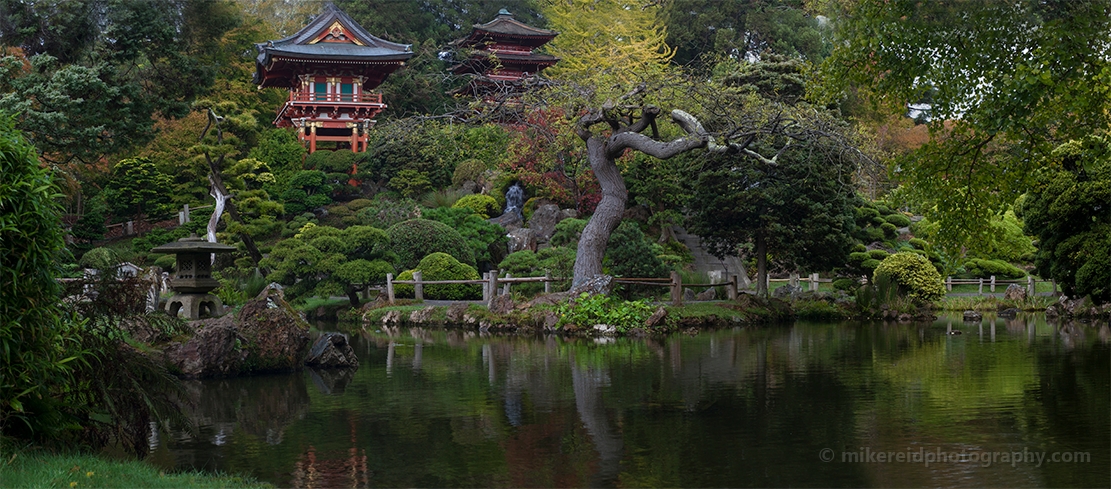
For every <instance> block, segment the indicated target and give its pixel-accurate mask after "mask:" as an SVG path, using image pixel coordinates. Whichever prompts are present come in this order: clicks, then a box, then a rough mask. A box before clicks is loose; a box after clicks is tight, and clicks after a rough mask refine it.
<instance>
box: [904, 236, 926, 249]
mask: <svg viewBox="0 0 1111 489" xmlns="http://www.w3.org/2000/svg"><path fill="white" fill-rule="evenodd" d="M907 242H908V243H910V245H911V246H913V247H914V249H916V250H924V249H926V247H927V246H929V245H930V243H928V242H926V240H924V239H922V238H910V241H907Z"/></svg>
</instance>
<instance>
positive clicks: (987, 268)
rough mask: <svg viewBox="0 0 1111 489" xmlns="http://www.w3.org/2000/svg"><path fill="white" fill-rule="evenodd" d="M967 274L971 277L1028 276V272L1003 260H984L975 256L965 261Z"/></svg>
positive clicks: (1007, 277)
mask: <svg viewBox="0 0 1111 489" xmlns="http://www.w3.org/2000/svg"><path fill="white" fill-rule="evenodd" d="M964 269H965V272H966V274H967V275H968V276H969V277H971V278H989V277H991V276H993V275H994V276H995V278H997V279H1002V280H1017V279H1020V278H1022V277H1025V276H1026V272H1025V271H1024V270H1022V269H1021V268H1018V267H1016V266H1014V265H1011V264H1010V263H1007V262H1005V261H1003V260H983V259H979V258H973V259H971V260H968V261H967V262H965V263H964Z"/></svg>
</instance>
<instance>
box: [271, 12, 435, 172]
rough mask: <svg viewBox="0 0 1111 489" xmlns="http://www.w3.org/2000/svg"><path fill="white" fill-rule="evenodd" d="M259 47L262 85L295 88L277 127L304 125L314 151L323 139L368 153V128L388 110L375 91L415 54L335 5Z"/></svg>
mask: <svg viewBox="0 0 1111 489" xmlns="http://www.w3.org/2000/svg"><path fill="white" fill-rule="evenodd" d="M255 46H256V48H257V49H258V53H259V54H258V58H257V59H256V63H255V67H256V71H255V76H254V81H255V83H256V84H258V87H259V89H262V88H266V87H283V88H288V89H289V100H288V101H287V102H286V103H285V104H284V105H282V107H281V108H280V109H278V117H277V118H276V119H274V125H276V126H278V127H296V128H298V129H299V137H300V139H301V142H302V143H304V144H305V145H306V146H308V149H309V153H312V152H314V151H316V149H317V143H319V142H322V141H331V142H335V144H336V147H337V148H340V147H345V146H348V145H349V146H350V148H351V151H353V152H363V151H366V144H367V130H368V129H369V128H370V127H371V126H372V125H374V117H375V116H376V115H378V113H379V112H381V111H382V110H383V109H385V108H386V104H385V103H383V101H382V94H381V93H376V92H374V91H373V90H374V89H375V88H377V87H378V85H380V84H382V82H383V81H385V79H386V77H387V76H389V75H390V73H393V72H394V71H395V70H397V69H398V68H400V67H401V66H402V65H404V64H405V61H406V60H408V59H409V58H411V57H412V56H413V52H412V50H411V49H410V46H409V45H408V44H397V43H393V42H389V41H386V40H383V39H380V38H378V37H375V36H373V35H371V34H370V33H368V32H366V31H365V30H364V29H363V28H362V27H361V26H359V24H357V23H356V22H355V21H354V20H352V19H351V17H349V16H348V15H347V14H345V13H344V12H343V11H341V10H339V9H338V8H336V7H335V5H332V4H331V3H327V4H325V7H324V11H323V12H321V13H320V15H318V16H317V17H316V18H315V19H314V20H313V21H312V22H310V23H309V25H307V26H305V27H304V28H302V29H301V30H300V31H298V32H297V33H296V34H293V35H292V36H289V37H286V38H284V39H278V40H274V41H267V42H264V43H261V44H256V45H255Z"/></svg>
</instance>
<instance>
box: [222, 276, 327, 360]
mask: <svg viewBox="0 0 1111 489" xmlns="http://www.w3.org/2000/svg"><path fill="white" fill-rule="evenodd" d="M235 318H236V322H237V324H238V325H239V334H240V336H242V337H243V338H244V339H246V345H245V347H246V349H247V353H248V354H247V359H246V360H245V361H246V365H245V367H246V369H247V371H249V372H259V373H261V372H282V371H290V370H297V369H299V368H301V366H302V364H303V361H304V358H305V355H306V354H307V353H308V348H309V324H308V323H307V322H305V319H304V318H303V317H301V314H300V313H298V312H297V311H296V310H294V309H293V307H291V306H290V305H289V303H288V302H286V301H285V297H284V295H283V294H282V289H281V287H279V286H277V285H276V284H271V286H269V287H267V288H266V289H264V290H263V291H262V292H261V293H259V295H258V297H255V298H254V299H251V300H249V301H247V303H246V304H244V305H243V308H242V309H240V310H239V314H237V315H236V317H235Z"/></svg>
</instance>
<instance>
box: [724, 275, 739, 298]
mask: <svg viewBox="0 0 1111 489" xmlns="http://www.w3.org/2000/svg"><path fill="white" fill-rule="evenodd" d="M725 295H726V297H728V298H729V300H731V301H735V300H737V276H736V275H730V276H729V283H728V284H726V286H725Z"/></svg>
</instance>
